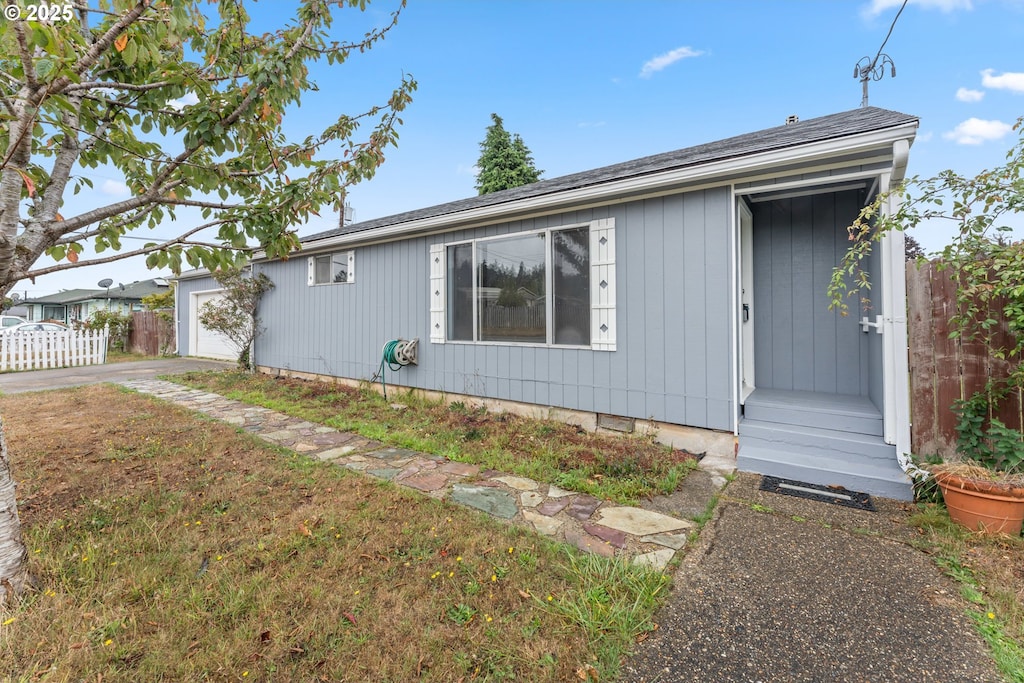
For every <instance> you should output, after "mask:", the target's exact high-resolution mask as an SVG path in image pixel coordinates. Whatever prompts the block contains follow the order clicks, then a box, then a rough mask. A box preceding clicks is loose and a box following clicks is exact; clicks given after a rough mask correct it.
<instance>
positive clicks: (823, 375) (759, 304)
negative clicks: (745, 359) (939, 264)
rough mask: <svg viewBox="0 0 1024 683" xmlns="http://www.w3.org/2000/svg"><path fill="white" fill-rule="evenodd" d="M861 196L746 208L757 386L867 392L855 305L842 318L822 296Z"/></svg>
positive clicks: (865, 349)
mask: <svg viewBox="0 0 1024 683" xmlns="http://www.w3.org/2000/svg"><path fill="white" fill-rule="evenodd" d="M862 195H863V191H862V190H846V191H843V192H831V193H825V194H815V195H809V196H803V197H792V198H786V199H775V200H771V201H762V202H755V203H754V204H753V213H754V229H753V233H754V234H753V242H754V249H753V254H754V267H753V270H754V277H753V280H754V296H753V316H754V366H755V383H756V386H757V387H758V388H762V387H763V388H766V389H784V390H798V391H819V392H826V393H832V394H855V395H867V394H868V393H869V391H868V384H869V375H870V372H869V365H870V360H871V359H870V348H869V347H870V344H869V339H868V338H869V335H868V334H865V333H863V332H861V330H860V326H859V325H858V319H859V317H860V315H862V312H861V311H860V307H859V304H857V303H855V302H851V305H850V315H849V316H848V317H845V318H844V317H842V316H840V315H839V314H838V313H837V312H833V311H829V310H828V298H827V296H826V288H827V287H828V283H829V279H830V277H831V274H832V268H833V267H835V265H836V264H837V263H838V262H839V259H840V258H841V257H842V254H843V252H844V250H845V249H846V248H847V245H848V240H847V233H846V227H847V226H849V225H850V224H851V223H852V222H853V220H854V219H855V218H856V217H857V214H858V212H859V211H860V207H861V205H862ZM872 295H874V293H873V294H872Z"/></svg>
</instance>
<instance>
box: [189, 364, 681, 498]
mask: <svg viewBox="0 0 1024 683" xmlns="http://www.w3.org/2000/svg"><path fill="white" fill-rule="evenodd" d="M173 379H174V380H175V381H178V382H181V383H183V384H187V385H189V386H192V387H196V388H200V389H205V390H207V391H212V392H215V393H219V394H221V395H224V396H227V397H230V398H234V399H238V400H241V401H245V402H247V403H252V404H255V405H261V406H265V407H268V408H272V409H273V410H277V411H280V412H282V413H286V414H289V415H294V416H296V417H301V418H303V419H306V420H310V421H312V422H319V423H322V424H327V425H330V426H332V427H336V428H338V429H342V430H345V431H351V432H356V433H359V434H361V435H363V436H365V437H368V438H371V439H377V440H379V441H383V442H384V443H387V444H390V445H394V446H399V447H402V448H411V449H414V450H419V451H425V452H428V453H434V454H437V455H442V456H445V457H447V458H450V459H451V460H458V461H461V462H470V463H474V464H478V465H481V466H483V467H485V468H491V469H495V470H500V471H502V472H509V473H512V474H518V475H521V476H524V477H530V478H533V479H537V480H539V481H544V482H547V483H551V484H557V485H559V486H562V487H563V488H567V489H570V490H573V491H579V492H582V493H589V494H590V495H593V496H597V497H598V498H604V499H609V500H614V501H617V502H620V503H624V504H636V503H637V502H638V501H639V500H640V499H642V498H644V497H646V496H650V495H655V494H665V493H671V492H672V491H674V490H675V489H676V487H677V486H678V485H679V483H680V482H681V481H682V480H683V479H684V478H685V476H686V474H687V473H688V472H689V471H691V470H692V469H693V468H694V467H695V466H696V462H697V460H696V457H695V456H694V455H692V454H690V453H686V452H685V451H681V450H674V449H672V448H669V447H667V446H664V445H661V444H658V443H656V442H655V441H654V440H653V439H651V438H648V437H642V436H638V435H630V436H623V437H618V436H609V435H604V434H595V433H591V432H587V431H585V430H584V429H582V428H580V427H577V426H574V425H568V424H565V423H562V422H557V421H554V420H536V419H528V418H524V417H519V416H517V415H513V414H511V413H497V414H495V413H488V412H487V411H486V410H484V409H483V408H474V407H471V406H468V405H465V404H463V403H452V404H451V405H445V404H444V403H441V402H439V401H430V400H425V399H423V398H421V397H417V396H414V395H408V394H406V395H402V397H401V398H399V399H397V400H398V401H400V402H401V403H402V404H403V405H405V406H406V407H405V409H403V410H395V409H393V408H392V407H391V406H390V403H393V402H395V400H396V398H395V396H394V395H392V398H391V401H390V402H389V401H385V400H384V398H383V397H382V396H380V395H379V394H378V393H376V392H375V391H372V390H370V389H360V388H353V387H349V386H344V385H338V384H328V383H325V382H317V381H307V380H301V379H295V378H286V377H271V376H269V375H247V374H243V373H236V372H190V373H185V374H182V375H177V376H175V377H174V378H173Z"/></svg>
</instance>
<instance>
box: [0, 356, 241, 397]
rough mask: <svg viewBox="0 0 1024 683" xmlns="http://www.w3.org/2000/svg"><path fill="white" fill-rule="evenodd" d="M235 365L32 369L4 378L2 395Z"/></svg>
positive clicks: (164, 362)
mask: <svg viewBox="0 0 1024 683" xmlns="http://www.w3.org/2000/svg"><path fill="white" fill-rule="evenodd" d="M233 367H235V364H234V363H231V362H225V361H219V360H202V359H199V358H164V359H161V360H144V361H127V362H124V363H108V364H106V365H86V366H82V367H77V368H54V369H51V370H28V371H26V372H9V373H5V374H2V375H0V392H2V393H4V394H20V393H22V392H25V391H42V390H44V389H61V388H64V387H77V386H81V385H83V384H99V383H101V382H123V381H125V380H129V379H148V378H152V377H156V376H157V375H169V374H174V373H178V372H188V371H190V370H230V369H231V368H233Z"/></svg>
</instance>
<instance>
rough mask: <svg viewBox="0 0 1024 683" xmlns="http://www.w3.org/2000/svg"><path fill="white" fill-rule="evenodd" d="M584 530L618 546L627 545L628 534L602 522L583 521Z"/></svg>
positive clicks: (623, 546)
mask: <svg viewBox="0 0 1024 683" xmlns="http://www.w3.org/2000/svg"><path fill="white" fill-rule="evenodd" d="M583 530H584V531H586V532H587V533H588V534H590V535H591V536H597V537H598V538H600V539H601V540H602V541H605V542H606V543H611V544H612V545H613V546H615V547H616V548H625V547H626V534H625V532H622V531H619V530H618V529H611V528H609V527H606V526H602V525H600V524H591V523H590V522H584V523H583Z"/></svg>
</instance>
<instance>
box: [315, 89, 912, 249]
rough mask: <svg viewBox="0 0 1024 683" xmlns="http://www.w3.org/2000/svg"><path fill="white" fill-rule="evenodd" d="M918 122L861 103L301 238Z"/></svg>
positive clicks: (344, 232)
mask: <svg viewBox="0 0 1024 683" xmlns="http://www.w3.org/2000/svg"><path fill="white" fill-rule="evenodd" d="M917 121H918V119H917V117H916V116H911V115H909V114H902V113H900V112H897V111H891V110H888V109H880V108H878V107H862V108H860V109H853V110H851V111H846V112H841V113H839V114H830V115H828V116H821V117H818V118H814V119H808V120H806V121H801V122H799V123H794V124H789V125H783V126H776V127H774V128H767V129H765V130H759V131H755V132H753V133H746V134H744V135H737V136H735V137H731V138H726V139H724V140H718V141H717V142H709V143H707V144H703V145H697V146H695V147H687V148H685V149H679V150H675V151H673V152H665V153H663V154H655V155H653V156H647V157H642V158H640V159H634V160H632V161H626V162H623V163H619V164H613V165H611V166H604V167H602V168H595V169H592V170H589V171H583V172H580V173H573V174H570V175H565V176H561V177H559V178H551V179H549V180H541V181H540V182H536V183H531V184H530V185H523V186H522V187H515V188H512V189H509V190H502V191H500V192H492V193H490V194H485V195H479V196H476V197H469V198H466V199H460V200H457V201H454V202H448V203H445V204H438V205H436V206H430V207H426V208H423V209H416V210H414V211H406V212H404V213H399V214H394V215H392V216H384V217H382V218H374V219H372V220H368V221H362V222H360V223H353V224H352V225H346V226H345V227H343V228H335V229H333V230H328V231H325V232H321V233H317V234H315V235H310V236H308V237H304V238H302V240H301V241H302V242H303V243H307V242H314V241H316V240H321V239H326V238H329V237H336V236H339V235H348V234H352V233H358V232H362V231H364V230H372V229H374V228H383V227H387V226H391V225H399V224H401V223H407V222H409V221H414V220H419V219H424V218H434V217H436V216H443V215H446V214H455V213H458V212H460V211H466V210H468V209H477V208H482V207H486V206H496V205H499V204H505V203H509V202H515V201H518V200H521V199H528V198H532V197H540V196H544V195H549V194H555V193H558V192H565V191H568V190H574V189H578V188H582V187H589V186H593V185H600V184H602V183H608V182H613V181H617V180H624V179H626V178H634V177H639V176H644V175H649V174H652V173H660V172H662V171H669V170H675V169H681V168H686V167H689V166H698V165H700V164H707V163H711V162H715V161H723V160H726V159H734V158H738V157H743V156H750V155H753V154H759V153H763V152H770V151H773V150H778V149H785V148H787V147H796V146H799V145H805V144H809V143H814V142H822V141H824V140H833V139H837V138H843V137H848V136H851V135H858V134H860V133H867V132H871V131H875V130H883V129H885V128H894V127H897V126H902V125H906V124H910V123H916V122H917Z"/></svg>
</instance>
